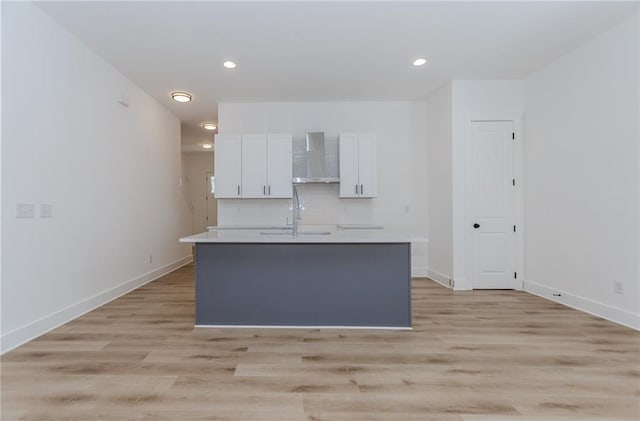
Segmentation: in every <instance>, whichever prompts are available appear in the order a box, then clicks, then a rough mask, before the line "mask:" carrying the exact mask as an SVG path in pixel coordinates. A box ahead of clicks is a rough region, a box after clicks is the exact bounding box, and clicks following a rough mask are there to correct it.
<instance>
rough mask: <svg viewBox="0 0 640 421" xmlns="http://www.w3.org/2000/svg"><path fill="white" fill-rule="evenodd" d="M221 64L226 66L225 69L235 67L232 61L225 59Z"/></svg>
mask: <svg viewBox="0 0 640 421" xmlns="http://www.w3.org/2000/svg"><path fill="white" fill-rule="evenodd" d="M222 65H223V66H224V67H226V68H227V69H235V68H236V64H235V63H234V62H232V61H225V62H224V63H222Z"/></svg>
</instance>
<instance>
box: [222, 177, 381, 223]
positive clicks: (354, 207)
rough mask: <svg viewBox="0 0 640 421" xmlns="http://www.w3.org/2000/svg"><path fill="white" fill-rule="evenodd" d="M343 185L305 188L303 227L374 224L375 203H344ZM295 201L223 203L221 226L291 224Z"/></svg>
mask: <svg viewBox="0 0 640 421" xmlns="http://www.w3.org/2000/svg"><path fill="white" fill-rule="evenodd" d="M339 187H340V186H339V184H302V185H299V186H298V194H299V197H300V202H301V204H302V207H303V210H302V219H301V220H300V221H299V223H300V224H313V225H322V224H328V225H336V224H374V223H376V221H374V220H373V204H372V199H340V198H339V197H338V193H339ZM291 219H292V211H291V199H219V200H218V225H255V224H269V225H271V224H274V225H283V224H286V223H291V222H292V221H291Z"/></svg>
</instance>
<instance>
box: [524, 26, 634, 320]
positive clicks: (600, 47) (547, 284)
mask: <svg viewBox="0 0 640 421" xmlns="http://www.w3.org/2000/svg"><path fill="white" fill-rule="evenodd" d="M639 35H640V34H639V30H638V17H635V18H633V19H630V20H626V21H624V22H623V23H621V24H619V25H618V26H616V27H614V28H613V29H611V30H609V31H607V32H605V33H603V34H601V35H599V36H598V37H596V38H595V39H593V40H591V41H590V42H588V43H586V44H584V45H583V46H581V47H579V48H578V49H576V50H574V51H572V52H571V53H569V54H567V55H566V56H564V57H562V58H560V59H558V60H557V61H555V62H554V63H552V64H550V65H549V66H547V67H545V68H543V69H541V70H540V71H537V72H535V73H534V74H532V75H530V76H529V77H528V78H527V79H526V81H525V86H526V106H527V116H526V123H525V126H526V143H525V145H526V151H525V160H526V162H525V165H526V183H527V184H526V192H527V193H526V232H527V235H526V276H527V277H526V284H525V287H526V289H527V290H530V291H533V292H535V293H539V294H541V295H544V296H546V297H549V298H552V299H556V300H557V301H560V302H563V303H566V304H569V305H572V306H575V307H578V308H581V309H583V310H586V311H590V312H592V313H594V314H598V315H601V316H604V317H607V318H610V319H612V320H615V321H618V322H620V323H623V324H627V325H630V326H634V327H635V328H640V322H639V319H638V316H639V313H640V311H639V299H640V298H639V297H640V289H639V286H638V284H639V282H640V281H639V279H640V270H639V266H638V265H639V261H640V250H639V247H638V238H639V235H638V232H639V221H638V219H639V217H640V216H639V215H640V209H639V205H638V202H639V165H638V161H639V158H638V157H639V151H638V149H639V148H638V144H639V142H640V140H639V139H640V130H639V127H638V124H639V121H640V109H639V105H638V101H639V100H638V98H639V91H640V86H639V75H640V68H639V65H638V61H639V48H640V46H639V42H638V39H639ZM614 280H618V281H622V282H623V283H624V294H623V295H617V294H615V293H614V287H613V282H614ZM552 293H561V294H562V296H561V297H559V298H555V297H552Z"/></svg>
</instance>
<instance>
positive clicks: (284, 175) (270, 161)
mask: <svg viewBox="0 0 640 421" xmlns="http://www.w3.org/2000/svg"><path fill="white" fill-rule="evenodd" d="M292 153H293V151H292V138H291V135H290V134H270V135H267V197H271V198H290V197H292V195H293V193H292V192H293V190H292V185H291V178H292V177H293V155H292Z"/></svg>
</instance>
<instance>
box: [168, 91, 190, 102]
mask: <svg viewBox="0 0 640 421" xmlns="http://www.w3.org/2000/svg"><path fill="white" fill-rule="evenodd" d="M171 98H173V100H174V101H178V102H189V101H191V94H188V93H186V92H172V93H171Z"/></svg>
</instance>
